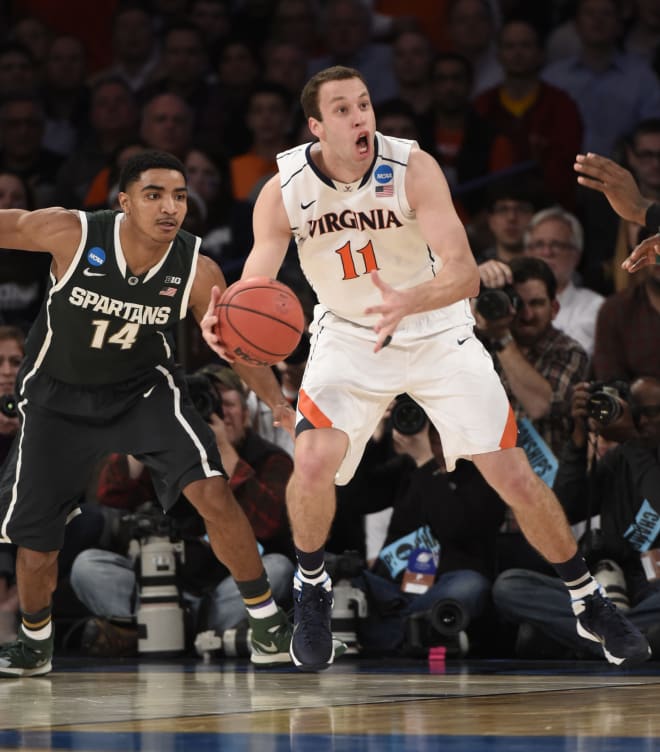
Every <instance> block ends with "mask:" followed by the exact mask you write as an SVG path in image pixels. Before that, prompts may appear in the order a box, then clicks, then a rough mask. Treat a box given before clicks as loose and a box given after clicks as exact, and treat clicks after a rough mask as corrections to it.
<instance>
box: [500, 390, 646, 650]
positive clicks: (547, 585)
mask: <svg viewBox="0 0 660 752" xmlns="http://www.w3.org/2000/svg"><path fill="white" fill-rule="evenodd" d="M585 386H586V385H585ZM630 391H631V398H632V406H633V407H632V409H633V415H634V416H635V422H636V426H637V429H638V431H639V436H640V437H639V438H638V439H632V440H628V441H624V442H623V443H621V444H620V445H619V446H616V447H614V448H612V449H610V450H609V451H608V452H606V453H605V455H604V456H602V457H601V458H600V459H598V461H597V462H596V465H595V468H594V469H593V470H591V471H590V470H589V469H588V464H587V431H586V418H587V412H586V409H585V396H588V392H587V391H586V390H577V389H576V391H575V395H574V398H573V403H572V413H573V417H574V419H575V428H574V430H573V433H572V436H571V440H570V441H569V442H567V444H566V446H565V451H564V452H563V453H562V456H561V462H560V464H559V470H558V473H557V479H556V481H555V485H554V489H555V491H556V493H557V496H558V497H559V499H560V501H561V502H562V505H563V506H564V508H565V510H566V512H567V515H568V517H569V519H570V520H572V521H577V520H580V519H584V518H585V516H587V515H590V514H598V513H599V514H600V524H601V527H600V535H599V536H598V537H597V538H596V537H590V538H589V540H588V541H585V543H587V544H588V545H586V546H584V551H585V554H586V555H587V558H588V561H589V562H590V564H591V568H592V570H595V572H596V575H595V576H596V578H597V579H601V585H602V586H603V587H604V589H605V591H606V593H607V592H608V585H610V586H611V585H614V587H613V588H612V589H611V590H610V591H609V594H611V595H612V596H613V597H614V599H615V601H616V602H617V603H618V605H617V608H623V609H625V610H627V614H626V615H627V616H628V618H629V619H630V621H631V622H632V623H633V624H635V625H636V626H637V627H638V628H639V629H641V630H642V631H643V632H646V633H647V636H648V638H649V642H650V644H651V647H652V650H653V657H654V658H656V659H657V658H658V656H660V578H659V575H660V570H659V569H658V566H657V564H656V562H657V561H658V553H659V552H660V537H659V536H658V528H657V525H655V524H652V522H653V521H655V520H657V519H658V517H660V462H659V461H658V456H659V455H658V448H659V447H660V379H659V378H655V377H642V378H639V379H636V380H635V381H634V382H633V383H632V384H631V389H630ZM599 562H600V566H599ZM599 571H600V577H599ZM604 575H607V580H604V579H603V576H604ZM615 575H618V577H617V580H618V581H617V582H614V581H613V579H612V578H613V577H614V576H615ZM493 597H494V600H495V605H496V607H497V608H498V610H499V611H500V612H501V614H502V616H503V617H504V618H505V619H507V620H509V621H511V622H513V623H514V624H517V625H521V629H520V631H519V636H518V643H517V650H518V653H519V655H520V656H521V657H526V658H543V657H550V656H555V657H564V658H568V657H576V655H578V656H584V655H597V656H602V647H601V646H600V644H599V643H597V642H593V641H592V640H590V639H585V635H584V634H583V633H582V632H580V631H579V627H578V631H577V632H576V630H575V619H574V615H573V611H572V609H571V606H570V602H569V600H568V598H567V597H566V592H565V589H562V585H561V582H560V581H559V580H557V578H556V577H550V576H546V575H543V574H539V573H536V572H530V571H526V570H524V569H512V570H509V571H507V572H504V573H503V574H501V575H500V576H499V577H498V579H497V580H496V582H495V585H494V588H493ZM610 608H614V606H613V605H611V606H610ZM523 625H524V626H523ZM558 643H559V644H558Z"/></svg>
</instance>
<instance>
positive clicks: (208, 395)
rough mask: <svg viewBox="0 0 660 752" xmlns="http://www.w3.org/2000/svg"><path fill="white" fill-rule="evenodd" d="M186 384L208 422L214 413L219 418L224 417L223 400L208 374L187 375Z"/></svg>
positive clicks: (197, 407) (200, 412) (194, 401)
mask: <svg viewBox="0 0 660 752" xmlns="http://www.w3.org/2000/svg"><path fill="white" fill-rule="evenodd" d="M186 384H187V386H188V394H190V399H191V400H192V403H193V405H194V406H195V409H196V410H197V412H198V413H199V414H200V415H201V416H202V418H204V420H205V421H206V423H210V422H211V416H212V415H213V413H215V414H216V415H217V416H218V417H219V418H222V417H223V414H222V402H221V401H220V399H219V397H218V393H217V392H216V390H215V387H214V386H213V384H212V383H211V380H210V379H209V377H208V376H204V375H203V374H191V375H189V376H186Z"/></svg>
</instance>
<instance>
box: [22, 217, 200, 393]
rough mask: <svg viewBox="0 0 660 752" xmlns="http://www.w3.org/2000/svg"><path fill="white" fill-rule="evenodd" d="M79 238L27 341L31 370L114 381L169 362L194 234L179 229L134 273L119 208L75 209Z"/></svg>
mask: <svg viewBox="0 0 660 752" xmlns="http://www.w3.org/2000/svg"><path fill="white" fill-rule="evenodd" d="M79 216H80V223H81V227H82V238H81V241H80V245H79V247H78V250H77V252H76V255H75V257H74V259H73V261H72V262H71V265H70V266H69V268H68V269H67V270H66V272H65V273H64V275H63V276H62V278H61V279H60V280H59V281H57V280H55V278H54V277H53V276H52V275H51V283H50V288H49V290H48V293H47V295H46V299H45V300H44V303H43V305H42V307H41V311H40V313H39V316H38V318H37V320H36V321H35V324H34V326H33V327H32V330H31V331H30V335H29V337H28V341H27V344H26V352H27V361H28V363H29V364H30V366H31V368H29V369H28V373H29V372H30V371H33V370H35V369H36V370H38V371H40V372H43V373H46V374H48V375H49V376H50V377H52V378H54V379H57V380H58V381H61V382H64V383H67V384H85V385H101V384H116V383H119V382H123V381H126V380H129V379H134V378H135V377H136V376H137V375H139V374H140V373H141V372H144V371H146V370H150V369H152V368H153V367H154V366H156V365H159V364H163V365H164V364H167V363H172V362H173V344H174V340H173V335H172V328H173V327H174V326H175V325H176V324H177V323H178V322H179V321H181V320H182V319H184V318H185V316H186V312H187V309H188V301H189V297H190V289H191V287H192V282H193V279H194V276H195V270H196V266H197V257H198V253H199V246H200V244H201V240H200V238H198V237H196V236H194V235H191V234H190V233H188V232H185V231H184V230H179V232H178V233H177V235H176V237H175V239H174V241H173V242H172V243H171V245H170V247H169V249H168V251H167V253H166V254H165V256H164V257H163V259H162V260H161V261H160V262H159V263H158V264H157V265H156V266H154V267H152V268H151V269H149V270H148V271H146V272H145V273H144V274H141V275H139V276H136V275H133V274H132V272H131V270H130V269H129V268H128V266H127V263H126V259H125V257H124V253H123V251H122V248H121V242H120V239H119V227H120V223H121V221H122V219H123V216H124V215H123V214H122V213H120V212H115V211H99V212H93V213H86V212H79Z"/></svg>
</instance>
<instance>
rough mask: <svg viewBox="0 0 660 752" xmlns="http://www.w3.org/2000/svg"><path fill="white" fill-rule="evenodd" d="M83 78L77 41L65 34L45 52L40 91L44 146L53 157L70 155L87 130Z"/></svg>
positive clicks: (86, 95) (87, 98)
mask: <svg viewBox="0 0 660 752" xmlns="http://www.w3.org/2000/svg"><path fill="white" fill-rule="evenodd" d="M86 78H87V64H86V59H85V49H84V47H83V45H82V42H81V41H80V39H78V38H77V37H74V36H70V35H64V34H63V35H61V36H58V37H56V38H55V39H54V40H53V42H52V44H51V45H50V47H49V49H48V54H47V56H46V60H45V64H44V72H43V85H42V87H41V96H42V98H43V101H44V110H45V112H46V128H45V131H44V138H43V145H44V146H45V147H46V148H47V149H50V150H51V151H54V152H55V153H56V154H61V155H62V156H68V155H69V154H71V152H72V151H73V150H74V148H76V147H77V146H78V145H79V143H80V141H81V138H82V135H83V133H84V131H85V128H86V126H87V121H88V115H89V103H90V95H89V88H88V86H87V85H86V83H85V79H86Z"/></svg>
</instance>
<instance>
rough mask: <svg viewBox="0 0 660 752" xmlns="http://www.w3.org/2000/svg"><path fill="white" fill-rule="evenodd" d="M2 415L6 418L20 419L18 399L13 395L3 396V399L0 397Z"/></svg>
mask: <svg viewBox="0 0 660 752" xmlns="http://www.w3.org/2000/svg"><path fill="white" fill-rule="evenodd" d="M0 413H2V414H3V415H4V416H5V418H17V417H18V406H17V404H16V397H14V395H13V394H3V395H2V397H0Z"/></svg>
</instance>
